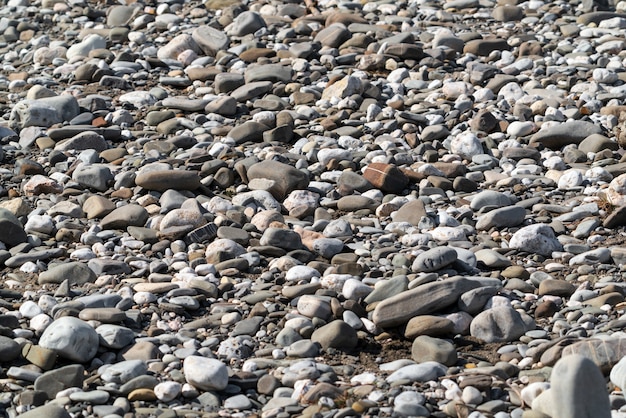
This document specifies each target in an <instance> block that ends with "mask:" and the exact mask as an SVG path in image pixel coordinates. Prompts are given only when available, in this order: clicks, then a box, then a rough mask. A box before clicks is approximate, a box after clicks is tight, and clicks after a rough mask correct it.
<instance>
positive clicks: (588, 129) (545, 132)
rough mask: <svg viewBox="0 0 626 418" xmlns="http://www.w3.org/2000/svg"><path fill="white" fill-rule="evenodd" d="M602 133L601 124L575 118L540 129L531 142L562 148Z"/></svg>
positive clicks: (551, 147) (552, 147) (547, 146)
mask: <svg viewBox="0 0 626 418" xmlns="http://www.w3.org/2000/svg"><path fill="white" fill-rule="evenodd" d="M601 133H602V128H601V127H600V125H598V124H595V123H592V122H586V121H582V120H575V121H571V122H565V123H562V124H560V125H553V126H549V127H547V128H544V129H540V130H539V131H538V132H537V133H536V134H534V135H533V136H532V137H531V138H530V143H531V144H537V143H539V144H542V145H543V146H545V147H546V148H550V149H560V148H561V147H564V146H565V145H569V144H576V145H578V144H580V143H581V142H582V140H583V139H585V138H587V137H588V136H589V135H592V134H601Z"/></svg>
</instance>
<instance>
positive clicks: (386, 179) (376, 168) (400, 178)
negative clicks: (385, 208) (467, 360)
mask: <svg viewBox="0 0 626 418" xmlns="http://www.w3.org/2000/svg"><path fill="white" fill-rule="evenodd" d="M363 177H365V179H366V180H367V181H369V182H370V183H372V185H373V186H374V187H376V188H378V189H381V190H382V191H384V192H387V193H401V192H402V190H404V188H405V187H406V186H407V185H408V184H409V178H408V177H407V176H406V175H405V174H404V173H403V172H402V171H401V170H400V169H399V168H398V167H396V166H395V165H391V164H385V163H371V164H370V165H368V166H367V168H365V170H364V171H363Z"/></svg>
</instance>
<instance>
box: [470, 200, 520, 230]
mask: <svg viewBox="0 0 626 418" xmlns="http://www.w3.org/2000/svg"><path fill="white" fill-rule="evenodd" d="M525 217H526V209H524V208H523V207H521V206H507V207H504V208H498V209H494V210H492V211H490V212H487V213H485V214H484V215H482V216H481V217H479V218H478V222H476V229H478V230H479V231H486V230H488V229H490V228H494V227H496V228H503V227H510V226H517V225H519V224H521V223H522V222H524V218H525Z"/></svg>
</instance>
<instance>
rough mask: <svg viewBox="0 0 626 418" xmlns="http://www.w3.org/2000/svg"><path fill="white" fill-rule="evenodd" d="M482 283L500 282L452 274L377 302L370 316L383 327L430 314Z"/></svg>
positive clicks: (450, 303)
mask: <svg viewBox="0 0 626 418" xmlns="http://www.w3.org/2000/svg"><path fill="white" fill-rule="evenodd" d="M455 254H456V253H455ZM482 286H501V282H500V280H497V279H487V278H466V277H453V278H450V279H446V280H442V281H436V282H430V283H426V284H423V285H421V286H417V287H416V288H414V289H411V290H407V291H406V292H402V293H400V294H398V295H395V296H392V297H390V298H388V299H385V300H383V301H381V302H379V304H378V305H377V306H376V309H374V314H373V316H372V320H373V321H374V323H375V324H376V325H378V326H379V327H382V328H386V327H393V326H398V325H402V324H406V323H407V322H408V321H409V320H410V319H411V318H413V317H414V316H418V315H426V314H431V313H434V312H437V311H438V310H441V309H444V308H446V307H448V306H451V305H453V304H455V303H457V301H458V298H459V297H460V296H461V295H462V294H463V293H465V292H467V291H469V290H471V289H475V288H477V287H482Z"/></svg>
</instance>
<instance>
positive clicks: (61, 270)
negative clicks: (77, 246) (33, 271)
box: [39, 261, 97, 286]
mask: <svg viewBox="0 0 626 418" xmlns="http://www.w3.org/2000/svg"><path fill="white" fill-rule="evenodd" d="M96 279H97V276H96V273H94V272H93V271H92V270H91V269H90V268H89V267H88V266H87V264H85V263H81V262H78V261H75V262H71V263H62V264H57V265H55V266H54V267H52V268H50V269H48V270H46V271H44V272H41V273H40V274H39V284H45V283H62V282H63V281H64V280H69V281H70V284H72V285H78V286H80V285H83V284H85V283H93V282H95V281H96Z"/></svg>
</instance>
